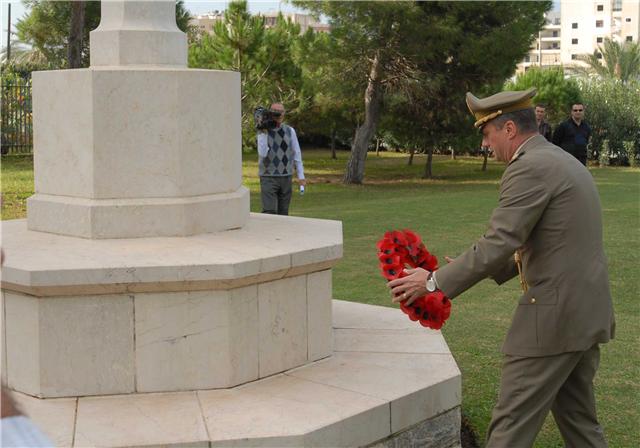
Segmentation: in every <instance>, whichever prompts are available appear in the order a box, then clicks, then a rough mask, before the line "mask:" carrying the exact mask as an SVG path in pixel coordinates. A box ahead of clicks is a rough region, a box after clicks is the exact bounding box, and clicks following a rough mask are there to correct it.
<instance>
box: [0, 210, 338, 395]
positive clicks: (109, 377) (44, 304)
mask: <svg viewBox="0 0 640 448" xmlns="http://www.w3.org/2000/svg"><path fill="white" fill-rule="evenodd" d="M2 233H3V243H4V250H5V254H6V263H5V266H4V268H3V277H2V288H3V302H4V310H5V312H6V317H5V321H6V326H5V330H4V331H5V332H6V337H3V340H5V341H6V367H7V369H6V378H7V380H8V384H9V386H10V387H11V388H13V389H16V390H18V391H21V392H24V393H26V394H29V395H34V396H39V397H61V396H87V395H106V394H123V393H133V392H152V391H156V392H157V391H163V392H167V391H179V390H196V389H213V388H228V387H232V386H236V385H238V384H243V383H246V382H249V381H254V380H257V379H260V378H264V377H267V376H269V375H273V374H276V373H279V372H283V371H285V370H288V369H291V368H294V367H298V366H301V365H304V364H307V363H309V362H312V361H315V360H318V359H321V358H324V357H327V356H329V355H330V354H331V350H332V347H331V337H330V336H331V308H330V300H331V270H330V269H331V267H332V266H333V264H335V263H336V262H337V261H338V260H339V259H340V258H341V256H342V229H341V224H340V223H339V222H335V221H325V220H317V219H304V218H291V217H281V216H273V215H259V214H256V215H252V217H251V218H250V219H249V220H248V222H247V224H246V225H245V226H244V227H243V228H242V229H238V230H230V231H226V232H219V233H211V234H204V235H199V236H194V237H182V238H137V239H132V240H124V239H114V240H87V239H79V238H72V237H65V236H59V235H54V234H47V233H42V232H33V231H29V230H27V229H26V223H25V221H24V220H16V221H5V222H3V223H2ZM309 234H312V235H314V237H313V239H310V238H308V235H309ZM3 336H5V335H3Z"/></svg>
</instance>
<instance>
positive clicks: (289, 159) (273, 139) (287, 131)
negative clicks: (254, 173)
mask: <svg viewBox="0 0 640 448" xmlns="http://www.w3.org/2000/svg"><path fill="white" fill-rule="evenodd" d="M268 136H269V137H268V146H269V152H268V153H267V156H266V157H260V162H259V170H258V172H259V175H260V176H291V175H292V174H293V149H292V148H291V128H290V127H289V126H287V125H286V124H283V125H282V126H281V127H279V128H276V129H269V131H268Z"/></svg>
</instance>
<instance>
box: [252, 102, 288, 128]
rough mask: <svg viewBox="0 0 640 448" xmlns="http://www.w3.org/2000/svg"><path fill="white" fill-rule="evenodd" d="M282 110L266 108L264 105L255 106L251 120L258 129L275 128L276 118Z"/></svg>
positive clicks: (276, 125)
mask: <svg viewBox="0 0 640 448" xmlns="http://www.w3.org/2000/svg"><path fill="white" fill-rule="evenodd" d="M280 115H282V112H279V111H273V110H271V109H267V108H266V107H262V106H260V107H257V108H256V110H255V111H254V112H253V121H254V122H255V124H256V129H257V130H258V131H261V130H264V129H275V128H277V127H278V121H277V120H278V118H280Z"/></svg>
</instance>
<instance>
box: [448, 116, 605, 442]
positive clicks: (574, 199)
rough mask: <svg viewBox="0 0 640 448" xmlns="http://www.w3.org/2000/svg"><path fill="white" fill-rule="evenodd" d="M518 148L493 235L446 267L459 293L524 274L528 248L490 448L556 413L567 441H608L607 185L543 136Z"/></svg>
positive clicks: (529, 438)
mask: <svg viewBox="0 0 640 448" xmlns="http://www.w3.org/2000/svg"><path fill="white" fill-rule="evenodd" d="M485 122H486V121H485ZM483 124H484V123H480V125H483ZM516 154H517V155H516V156H515V157H514V159H512V160H511V162H510V163H509V165H508V166H507V169H506V170H505V172H504V175H503V177H502V180H501V184H500V199H499V204H498V207H497V208H496V209H495V210H494V211H493V214H492V216H491V220H490V223H489V228H488V230H487V232H486V233H485V235H484V236H483V237H482V238H480V239H479V240H478V241H477V242H476V243H475V244H474V245H473V246H472V247H471V248H469V249H468V250H467V251H466V252H464V253H463V254H462V255H460V256H459V257H457V258H456V259H455V260H454V261H453V262H451V263H449V264H448V265H445V266H443V267H442V268H440V269H439V270H438V271H437V276H436V280H437V283H438V287H439V288H440V289H442V291H443V292H444V293H445V294H446V295H447V296H448V297H451V298H453V297H456V296H457V295H459V294H460V293H462V292H463V291H465V290H466V289H468V288H470V287H471V286H472V285H474V284H475V283H477V282H479V281H480V280H482V279H483V278H486V277H492V278H493V279H494V280H496V282H498V283H499V284H500V283H503V282H505V281H507V280H509V279H511V278H513V277H514V276H516V275H518V270H517V268H516V263H515V262H514V257H513V255H514V252H518V253H519V254H520V256H521V260H522V274H523V276H524V279H526V289H527V290H526V292H524V293H523V295H522V296H521V297H520V299H519V301H518V307H517V308H516V311H515V314H514V316H513V321H512V323H511V327H510V329H509V331H508V333H507V336H506V338H505V341H504V344H503V347H502V351H503V353H504V354H505V358H504V365H503V370H502V379H501V385H500V396H499V401H498V404H497V405H496V407H495V409H494V412H493V417H492V421H491V424H490V427H489V432H488V441H487V446H489V447H529V446H531V445H532V444H533V442H534V440H535V436H536V435H537V433H538V431H539V430H540V427H541V426H542V424H543V422H544V419H545V417H546V415H547V414H548V412H549V410H551V411H552V412H553V415H554V417H555V420H556V422H557V424H558V426H559V428H560V431H561V433H562V435H563V438H564V439H565V443H566V445H567V446H570V447H591V446H598V447H603V446H606V442H605V439H604V436H603V433H602V429H601V428H600V426H599V424H598V421H597V418H596V412H595V400H594V394H593V381H592V380H593V377H594V375H595V372H596V370H597V367H598V362H599V348H598V344H600V343H605V342H607V341H609V340H610V339H611V338H613V335H614V328H615V323H614V316H613V307H612V301H611V294H610V291H609V279H608V274H607V261H606V258H605V255H604V250H603V242H602V217H601V214H602V213H601V207H600V199H599V196H598V191H597V189H596V186H595V184H594V182H593V178H592V176H591V174H590V173H589V172H588V171H587V169H586V168H585V167H584V166H583V165H581V164H580V162H578V161H577V160H576V159H575V158H574V157H572V156H571V155H570V154H568V153H566V152H565V151H563V150H562V149H560V148H558V147H557V146H555V145H553V144H551V143H549V142H548V141H547V140H546V139H545V138H544V137H542V136H541V135H536V136H534V137H532V138H530V139H529V140H527V141H526V142H524V143H523V145H522V146H521V147H520V148H519V150H518V152H517V153H516Z"/></svg>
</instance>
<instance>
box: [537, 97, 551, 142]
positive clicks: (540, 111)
mask: <svg viewBox="0 0 640 448" xmlns="http://www.w3.org/2000/svg"><path fill="white" fill-rule="evenodd" d="M546 115H547V106H545V105H544V104H540V103H538V104H536V123H538V132H539V133H540V135H542V136H543V137H544V138H546V139H547V141H548V142H550V141H551V125H550V124H549V123H548V122H547V120H545V116H546Z"/></svg>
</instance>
